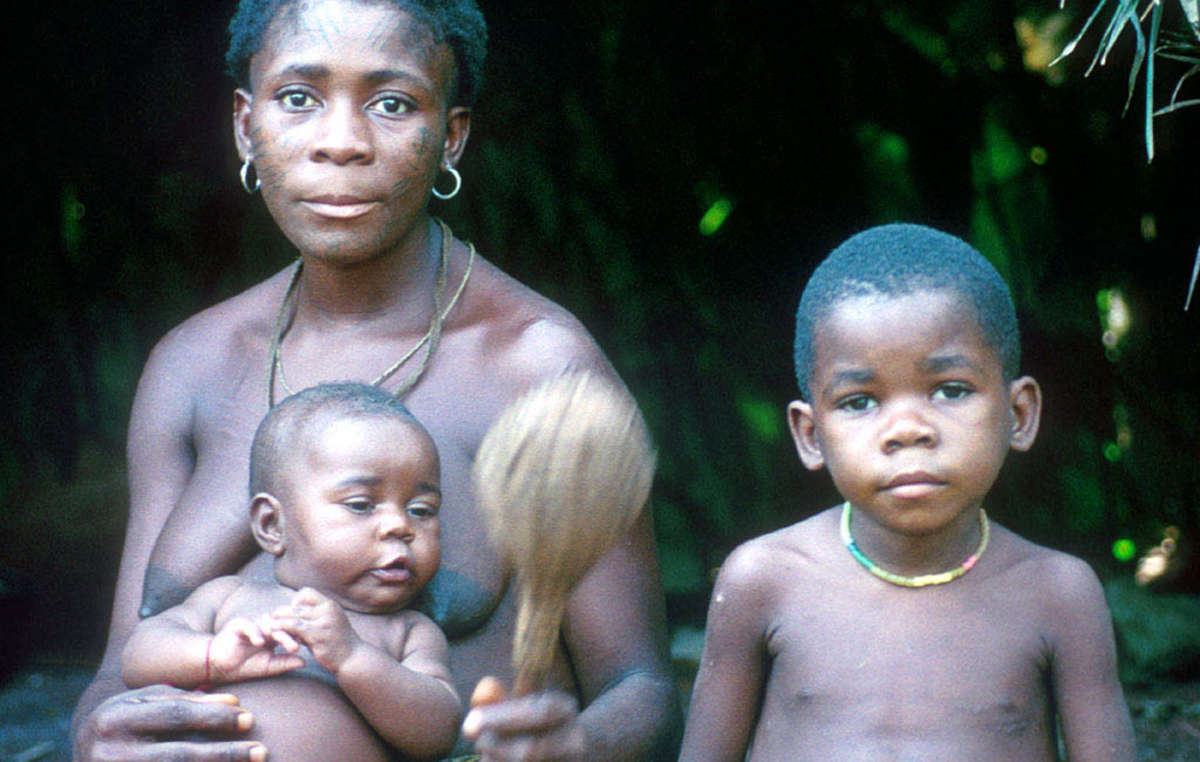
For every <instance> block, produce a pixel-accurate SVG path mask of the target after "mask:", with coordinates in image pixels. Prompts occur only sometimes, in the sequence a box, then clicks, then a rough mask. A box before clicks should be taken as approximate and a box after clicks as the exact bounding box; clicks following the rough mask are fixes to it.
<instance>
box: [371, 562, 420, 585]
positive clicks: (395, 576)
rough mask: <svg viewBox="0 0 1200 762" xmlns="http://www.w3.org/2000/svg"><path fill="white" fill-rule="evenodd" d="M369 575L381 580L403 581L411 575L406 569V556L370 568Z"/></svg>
mask: <svg viewBox="0 0 1200 762" xmlns="http://www.w3.org/2000/svg"><path fill="white" fill-rule="evenodd" d="M371 575H372V576H373V577H375V578H376V579H378V580H380V581H382V582H392V583H395V582H405V581H407V580H408V578H409V577H411V576H412V572H410V571H409V570H408V559H407V558H396V559H394V560H392V561H389V562H387V563H386V564H383V565H382V566H376V567H375V568H374V569H372V570H371Z"/></svg>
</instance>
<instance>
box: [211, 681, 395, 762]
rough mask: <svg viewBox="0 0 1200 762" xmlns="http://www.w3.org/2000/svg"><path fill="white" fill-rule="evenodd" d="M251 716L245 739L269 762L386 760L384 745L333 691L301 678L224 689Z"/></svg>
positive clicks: (351, 705) (383, 761)
mask: <svg viewBox="0 0 1200 762" xmlns="http://www.w3.org/2000/svg"><path fill="white" fill-rule="evenodd" d="M228 690H229V692H230V693H233V694H234V695H235V696H237V697H238V699H239V700H240V702H241V705H242V706H243V707H244V708H246V709H247V710H249V711H250V712H251V714H253V715H254V728H253V729H252V731H251V734H250V737H251V738H252V739H254V740H257V741H262V742H263V743H264V744H266V746H267V753H268V758H269V759H270V760H271V762H307V761H308V760H312V761H313V762H318V761H323V760H356V761H357V760H361V761H362V762H385V761H386V760H388V759H389V756H388V754H389V751H388V747H387V745H386V744H384V742H383V741H382V740H381V739H380V738H379V736H378V735H376V734H375V732H374V731H373V730H372V729H371V727H370V726H369V725H367V723H366V721H365V720H363V718H362V716H361V715H359V713H358V711H357V710H356V709H355V708H354V705H353V704H351V703H350V702H349V700H347V699H346V697H345V696H344V695H342V692H341V691H339V690H338V689H337V688H336V687H334V686H332V685H329V684H327V683H325V682H323V681H321V680H318V679H314V678H311V677H306V676H303V675H300V676H297V675H283V676H280V677H273V678H270V679H268V680H251V681H248V682H244V683H237V684H235V685H230V686H228Z"/></svg>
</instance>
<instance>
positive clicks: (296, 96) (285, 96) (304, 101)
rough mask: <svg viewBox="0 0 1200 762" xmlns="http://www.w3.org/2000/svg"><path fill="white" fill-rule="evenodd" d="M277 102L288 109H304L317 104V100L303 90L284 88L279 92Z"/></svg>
mask: <svg viewBox="0 0 1200 762" xmlns="http://www.w3.org/2000/svg"><path fill="white" fill-rule="evenodd" d="M279 102H280V103H282V104H283V107H284V108H285V109H287V110H288V111H304V110H305V109H310V108H312V107H314V106H316V105H317V101H316V99H315V98H313V97H312V96H311V95H309V94H308V93H306V92H304V91H303V90H285V91H284V92H282V93H280V94H279Z"/></svg>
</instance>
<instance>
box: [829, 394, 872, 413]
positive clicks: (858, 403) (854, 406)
mask: <svg viewBox="0 0 1200 762" xmlns="http://www.w3.org/2000/svg"><path fill="white" fill-rule="evenodd" d="M875 405H876V402H875V399H874V398H873V397H871V396H870V395H868V394H851V395H850V396H849V397H843V398H842V399H840V400H838V402H837V405H836V407H837V409H838V410H845V411H847V412H850V413H861V412H863V411H864V410H870V409H871V408H873V407H875Z"/></svg>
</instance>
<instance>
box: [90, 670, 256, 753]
mask: <svg viewBox="0 0 1200 762" xmlns="http://www.w3.org/2000/svg"><path fill="white" fill-rule="evenodd" d="M253 726H254V716H253V715H251V714H250V713H249V712H247V711H246V710H245V709H242V708H241V707H240V706H239V705H238V700H237V697H236V696H232V695H230V694H227V693H213V694H205V693H194V692H191V691H183V690H179V689H178V688H171V687H168V686H166V685H152V686H149V687H146V688H141V689H139V690H136V691H127V692H125V693H119V694H117V695H115V696H112V697H110V698H109V699H107V700H106V701H104V702H103V703H102V704H100V705H99V706H98V707H96V709H95V710H94V711H93V712H92V713H91V715H89V716H88V718H87V721H86V723H85V725H84V727H83V728H82V731H81V732H80V733H79V736H78V738H77V739H76V747H75V756H74V758H75V759H77V760H91V761H92V762H100V761H101V760H122V762H139V760H154V759H171V760H181V761H182V760H196V761H197V762H204V761H205V760H223V761H226V762H228V761H232V760H249V762H263V760H265V759H266V758H267V748H266V747H265V746H263V745H262V744H261V743H257V742H253V741H237V740H230V738H231V737H234V738H236V737H237V736H238V735H240V734H244V733H246V732H247V731H249V730H250V728H251V727H253ZM207 737H211V738H212V739H213V740H211V741H210V740H207ZM184 739H186V740H184Z"/></svg>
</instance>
